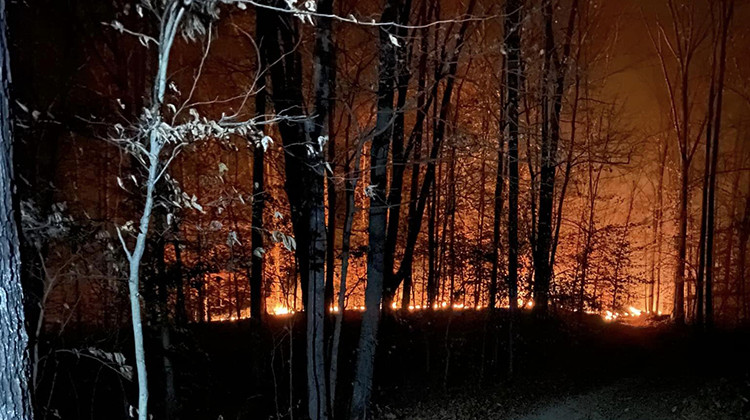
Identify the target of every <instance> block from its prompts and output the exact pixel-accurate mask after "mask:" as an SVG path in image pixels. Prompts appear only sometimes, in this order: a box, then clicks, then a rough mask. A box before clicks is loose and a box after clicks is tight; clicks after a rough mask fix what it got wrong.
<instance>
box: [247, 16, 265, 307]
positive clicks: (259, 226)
mask: <svg viewBox="0 0 750 420" xmlns="http://www.w3.org/2000/svg"><path fill="white" fill-rule="evenodd" d="M256 10H258V8H256ZM256 16H257V17H256V21H255V38H256V44H257V45H264V42H263V39H262V38H263V36H264V34H265V33H266V29H265V28H264V25H265V19H264V16H263V13H257V15H256ZM265 71H266V60H265V54H263V53H260V54H259V57H258V74H261V75H264V74H265V73H264V72H265ZM265 81H266V77H265V76H261V81H260V85H261V87H260V88H259V89H258V92H257V93H256V96H255V116H256V118H263V115H265V114H266V86H265V85H266V84H265ZM264 160H265V150H264V148H263V147H262V146H261V147H258V146H257V145H256V147H255V148H254V149H253V202H252V221H251V224H252V230H251V234H250V242H251V245H250V248H251V250H252V257H251V265H250V266H251V272H250V318H254V319H256V320H260V319H261V316H262V315H263V314H262V312H263V251H262V250H263V210H264V208H265V205H266V191H265V167H264Z"/></svg>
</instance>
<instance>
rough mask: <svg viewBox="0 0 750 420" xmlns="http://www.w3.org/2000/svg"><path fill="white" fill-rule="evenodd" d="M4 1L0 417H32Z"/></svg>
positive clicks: (0, 33) (0, 23) (1, 2)
mask: <svg viewBox="0 0 750 420" xmlns="http://www.w3.org/2000/svg"><path fill="white" fill-rule="evenodd" d="M6 28H7V17H6V9H5V0H0V54H1V55H0V83H1V84H2V85H1V86H0V301H2V302H0V366H1V367H2V368H1V370H0V419H2V420H16V419H19V420H31V418H32V410H31V395H30V392H29V378H28V374H29V360H28V349H27V348H26V345H27V343H28V336H27V335H26V328H25V327H24V311H23V291H22V289H21V252H20V247H19V236H18V228H17V222H18V220H20V214H19V213H18V211H19V209H18V206H17V205H16V204H14V199H13V198H14V197H13V196H14V190H15V185H14V184H15V182H14V178H13V157H12V156H13V153H12V150H13V139H12V129H11V116H10V83H11V73H10V55H9V45H8V38H7V30H6Z"/></svg>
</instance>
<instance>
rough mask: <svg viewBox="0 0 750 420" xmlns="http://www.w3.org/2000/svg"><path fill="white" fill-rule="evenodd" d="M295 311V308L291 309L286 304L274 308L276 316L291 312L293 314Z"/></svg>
mask: <svg viewBox="0 0 750 420" xmlns="http://www.w3.org/2000/svg"><path fill="white" fill-rule="evenodd" d="M293 313H294V311H293V310H291V309H289V308H287V307H286V306H283V305H276V306H275V307H274V308H273V314H274V315H276V316H282V315H289V314H293Z"/></svg>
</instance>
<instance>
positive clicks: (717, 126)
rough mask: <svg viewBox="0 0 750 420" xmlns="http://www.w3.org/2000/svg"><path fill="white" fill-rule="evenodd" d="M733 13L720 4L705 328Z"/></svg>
mask: <svg viewBox="0 0 750 420" xmlns="http://www.w3.org/2000/svg"><path fill="white" fill-rule="evenodd" d="M733 13H734V0H728V1H727V0H725V1H722V2H721V18H722V21H721V23H720V24H721V41H720V46H719V47H720V53H719V79H718V81H717V86H716V90H717V93H716V112H715V113H714V118H715V121H714V124H713V128H714V132H713V139H712V140H713V146H712V150H711V152H712V156H711V173H710V175H709V184H708V187H709V191H708V199H707V202H706V203H707V205H708V220H707V221H706V223H707V229H706V235H707V238H706V308H705V309H706V326H707V327H708V328H711V327H712V326H713V322H714V308H713V305H714V303H713V268H714V267H713V257H714V255H713V251H714V225H715V223H714V212H715V207H716V203H715V201H716V197H715V196H716V165H717V164H718V161H719V134H720V133H721V111H722V105H723V101H722V99H723V95H724V75H725V71H726V48H727V37H728V35H729V25H730V23H731V21H732V15H733Z"/></svg>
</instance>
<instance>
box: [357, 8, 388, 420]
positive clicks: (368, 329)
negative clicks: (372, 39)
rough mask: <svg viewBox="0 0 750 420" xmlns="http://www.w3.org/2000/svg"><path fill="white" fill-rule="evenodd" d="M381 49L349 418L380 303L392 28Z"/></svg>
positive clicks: (363, 406) (363, 381) (362, 401)
mask: <svg viewBox="0 0 750 420" xmlns="http://www.w3.org/2000/svg"><path fill="white" fill-rule="evenodd" d="M399 6H400V2H399V1H398V0H389V1H388V2H387V3H386V5H385V10H384V11H383V14H382V16H381V19H380V21H381V22H396V19H397V17H398V12H399V10H398V9H399ZM379 34H380V45H379V48H380V52H379V56H380V59H379V68H378V103H377V121H376V123H375V133H376V134H375V137H374V138H373V140H372V146H371V148H370V186H369V187H368V190H369V192H368V195H369V196H370V209H369V215H370V217H369V226H368V238H369V239H368V241H369V244H368V245H369V250H368V253H367V286H366V289H365V313H364V314H363V315H362V327H361V331H360V336H359V345H358V349H357V363H356V367H355V374H354V387H353V390H352V403H351V415H350V418H351V419H353V420H356V419H366V418H367V417H368V414H367V410H368V408H369V404H370V395H371V391H372V376H373V366H374V364H375V349H376V346H377V334H378V323H379V321H380V304H381V301H382V297H383V283H384V279H385V271H384V270H385V255H384V253H385V240H386V229H387V226H386V224H387V218H388V208H387V204H388V203H387V198H386V187H387V182H388V180H387V165H388V149H389V145H390V142H391V134H392V132H393V126H392V120H393V117H394V112H395V111H394V109H393V99H394V86H393V85H394V81H395V80H394V76H395V71H396V50H395V48H396V45H395V42H393V41H392V39H393V38H392V37H394V35H395V28H393V27H392V26H386V27H384V28H382V29H379Z"/></svg>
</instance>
